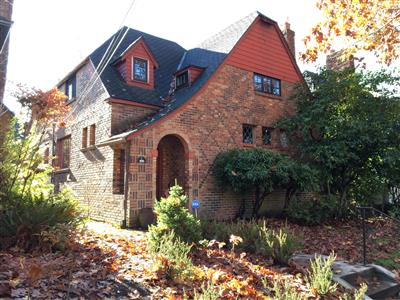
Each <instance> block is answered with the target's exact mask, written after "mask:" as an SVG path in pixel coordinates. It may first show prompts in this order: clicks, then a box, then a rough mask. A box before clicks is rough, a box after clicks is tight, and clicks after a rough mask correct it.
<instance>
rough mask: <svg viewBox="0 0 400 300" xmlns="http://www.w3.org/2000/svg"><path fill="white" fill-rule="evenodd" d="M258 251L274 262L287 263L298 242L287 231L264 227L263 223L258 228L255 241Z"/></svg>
mask: <svg viewBox="0 0 400 300" xmlns="http://www.w3.org/2000/svg"><path fill="white" fill-rule="evenodd" d="M256 244H257V248H258V251H259V252H261V253H262V254H264V255H266V256H268V257H271V258H272V259H273V260H274V263H277V264H285V265H286V264H287V263H288V261H289V259H290V258H291V257H292V255H293V253H294V251H295V250H296V249H297V248H298V242H297V240H296V239H295V238H294V236H292V235H291V234H289V233H288V232H286V231H284V230H282V229H280V230H279V231H278V232H276V231H273V230H270V229H268V228H266V226H265V224H264V225H263V226H262V227H260V229H259V239H258V241H256Z"/></svg>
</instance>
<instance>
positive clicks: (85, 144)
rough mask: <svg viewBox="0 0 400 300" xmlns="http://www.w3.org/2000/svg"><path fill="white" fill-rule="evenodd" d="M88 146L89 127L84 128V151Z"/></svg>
mask: <svg viewBox="0 0 400 300" xmlns="http://www.w3.org/2000/svg"><path fill="white" fill-rule="evenodd" d="M87 146H88V127H87V126H86V127H84V128H82V149H86V148H87Z"/></svg>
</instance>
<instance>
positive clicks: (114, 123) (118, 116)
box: [111, 103, 154, 134]
mask: <svg viewBox="0 0 400 300" xmlns="http://www.w3.org/2000/svg"><path fill="white" fill-rule="evenodd" d="M111 109H112V111H111V133H112V134H118V133H120V132H123V131H125V130H128V129H133V128H135V126H136V125H137V124H139V123H140V122H141V121H143V120H144V119H145V118H146V117H147V116H149V115H151V114H154V109H151V108H146V107H138V106H133V105H126V104H117V103H113V104H112V108H111Z"/></svg>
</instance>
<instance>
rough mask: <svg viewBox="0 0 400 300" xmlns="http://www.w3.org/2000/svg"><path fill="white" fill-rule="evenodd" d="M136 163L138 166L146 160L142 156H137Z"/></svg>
mask: <svg viewBox="0 0 400 300" xmlns="http://www.w3.org/2000/svg"><path fill="white" fill-rule="evenodd" d="M137 162H138V163H139V164H144V163H146V158H145V157H144V156H138V158H137Z"/></svg>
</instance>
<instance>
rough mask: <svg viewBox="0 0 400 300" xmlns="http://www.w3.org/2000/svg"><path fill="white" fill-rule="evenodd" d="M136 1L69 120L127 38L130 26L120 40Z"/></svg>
mask: <svg viewBox="0 0 400 300" xmlns="http://www.w3.org/2000/svg"><path fill="white" fill-rule="evenodd" d="M135 3H136V0H132V2H131V4H130V6H129V8H128V10H127V12H126V14H125V16H124V18H123V19H122V22H121V24H120V28H119V31H118V34H116V35H114V37H113V39H112V40H111V42H110V44H109V46H108V48H107V50H106V51H105V52H104V54H103V56H102V59H101V60H100V63H99V64H98V66H97V67H96V69H95V70H94V72H93V74H92V76H91V78H90V79H89V81H88V82H87V84H86V86H85V87H84V89H83V91H82V94H81V95H80V96H79V97H78V99H77V101H76V102H75V105H74V108H73V109H72V111H71V112H70V113H69V116H67V117H66V120H68V119H69V118H70V117H71V116H72V115H73V113H74V112H75V111H76V109H77V108H78V104H79V102H80V101H82V99H84V98H85V97H86V96H87V95H88V93H89V92H90V91H91V89H92V88H93V87H94V85H95V84H96V82H97V80H98V79H99V78H100V76H101V74H102V73H103V72H104V70H105V68H106V67H107V65H108V63H109V62H110V60H111V58H112V57H113V55H114V53H115V52H116V50H117V49H118V47H119V45H120V44H121V42H122V41H123V39H124V38H125V36H126V34H127V32H128V28H126V30H125V32H124V34H123V35H122V38H121V39H120V40H119V41H118V39H119V38H120V36H121V34H122V31H123V30H122V29H123V26H124V24H125V21H126V19H127V18H128V16H129V14H130V12H131V10H132V8H133V6H134V4H135Z"/></svg>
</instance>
